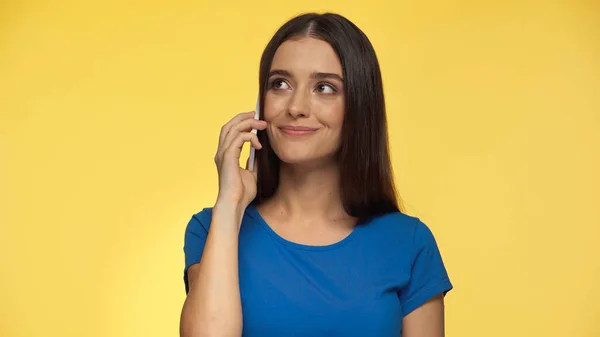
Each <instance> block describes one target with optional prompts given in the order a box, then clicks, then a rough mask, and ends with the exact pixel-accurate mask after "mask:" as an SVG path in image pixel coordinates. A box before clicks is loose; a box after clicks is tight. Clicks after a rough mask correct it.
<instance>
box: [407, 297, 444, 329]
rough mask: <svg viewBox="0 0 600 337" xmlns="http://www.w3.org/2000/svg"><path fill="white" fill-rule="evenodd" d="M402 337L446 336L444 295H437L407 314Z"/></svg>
mask: <svg viewBox="0 0 600 337" xmlns="http://www.w3.org/2000/svg"><path fill="white" fill-rule="evenodd" d="M402 337H444V297H443V296H442V295H437V296H435V297H433V298H432V299H430V300H429V301H427V302H425V304H423V305H421V306H420V307H418V308H417V309H415V310H414V311H413V312H411V313H410V314H408V315H406V316H405V317H404V319H403V320H402Z"/></svg>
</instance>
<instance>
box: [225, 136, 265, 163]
mask: <svg viewBox="0 0 600 337" xmlns="http://www.w3.org/2000/svg"><path fill="white" fill-rule="evenodd" d="M245 142H250V143H251V144H252V146H254V147H255V148H256V149H259V150H260V149H261V148H262V145H261V144H260V142H259V141H258V136H256V135H255V134H253V133H251V132H243V133H240V134H238V135H237V137H235V139H234V140H233V141H232V143H231V146H229V147H228V148H227V149H226V150H225V152H223V158H225V157H231V158H235V159H236V160H237V161H239V160H240V154H241V153H242V147H243V146H244V143H245Z"/></svg>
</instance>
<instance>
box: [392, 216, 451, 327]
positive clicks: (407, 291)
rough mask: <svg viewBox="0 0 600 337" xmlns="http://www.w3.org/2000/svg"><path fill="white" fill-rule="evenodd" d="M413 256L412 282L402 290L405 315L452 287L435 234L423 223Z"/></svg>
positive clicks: (414, 242) (420, 225)
mask: <svg viewBox="0 0 600 337" xmlns="http://www.w3.org/2000/svg"><path fill="white" fill-rule="evenodd" d="M412 256H413V257H414V258H413V261H412V266H411V271H410V280H409V282H408V284H407V285H406V286H405V287H404V288H403V289H401V291H400V302H401V305H402V312H403V315H404V316H406V315H408V314H409V313H411V312H412V311H414V310H415V309H417V308H418V307H420V306H421V305H423V304H424V303H425V302H427V301H428V300H430V299H431V298H432V297H434V296H436V295H439V294H443V295H444V296H445V295H446V293H448V291H450V290H451V289H452V287H453V286H452V284H451V282H450V279H449V277H448V273H447V271H446V267H445V266H444V262H443V260H442V256H441V254H440V251H439V248H438V245H437V242H436V240H435V238H434V236H433V233H432V232H431V230H430V229H429V228H428V227H427V226H426V225H425V224H423V223H422V222H421V221H418V224H417V227H416V228H415V232H414V238H413V254H412Z"/></svg>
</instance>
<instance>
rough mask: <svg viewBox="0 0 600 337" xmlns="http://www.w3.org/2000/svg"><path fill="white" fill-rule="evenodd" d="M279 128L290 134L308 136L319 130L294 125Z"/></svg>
mask: <svg viewBox="0 0 600 337" xmlns="http://www.w3.org/2000/svg"><path fill="white" fill-rule="evenodd" d="M279 129H280V130H281V131H282V132H283V133H285V134H286V135H288V136H308V135H312V134H313V133H315V132H317V130H319V129H317V128H309V127H306V126H293V125H286V126H281V127H279Z"/></svg>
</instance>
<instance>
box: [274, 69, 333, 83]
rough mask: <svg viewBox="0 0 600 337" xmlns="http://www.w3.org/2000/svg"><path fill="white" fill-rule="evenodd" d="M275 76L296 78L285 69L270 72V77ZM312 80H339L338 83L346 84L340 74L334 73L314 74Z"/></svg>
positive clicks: (311, 76)
mask: <svg viewBox="0 0 600 337" xmlns="http://www.w3.org/2000/svg"><path fill="white" fill-rule="evenodd" d="M274 75H279V76H283V77H287V78H293V77H294V76H293V75H292V73H291V72H289V71H287V70H283V69H273V70H271V71H270V72H269V77H271V76H274ZM310 78H312V79H319V80H322V79H335V80H338V81H340V82H342V83H344V79H343V78H342V76H340V75H338V74H334V73H322V72H314V73H312V74H310Z"/></svg>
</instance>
